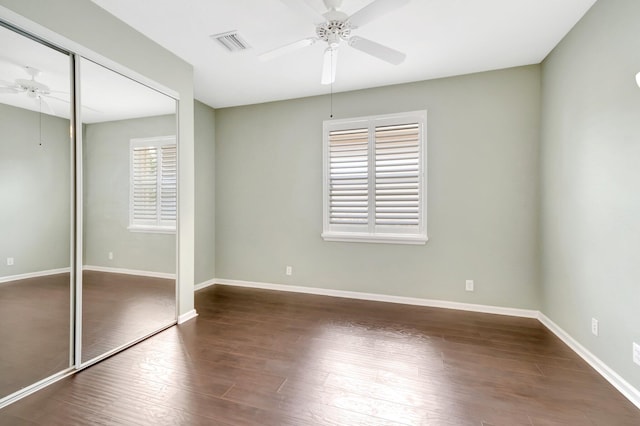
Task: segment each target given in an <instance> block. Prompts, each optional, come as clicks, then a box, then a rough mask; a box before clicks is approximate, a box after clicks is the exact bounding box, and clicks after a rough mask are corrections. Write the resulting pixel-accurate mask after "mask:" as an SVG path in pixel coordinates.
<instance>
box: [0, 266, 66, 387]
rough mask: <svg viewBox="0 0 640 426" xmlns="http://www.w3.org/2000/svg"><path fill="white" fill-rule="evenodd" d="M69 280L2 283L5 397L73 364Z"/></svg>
mask: <svg viewBox="0 0 640 426" xmlns="http://www.w3.org/2000/svg"><path fill="white" fill-rule="evenodd" d="M69 279H70V278H69V274H68V273H66V274H57V275H49V276H45V277H39V278H29V279H23V280H16V281H11V282H8V283H3V284H0V342H1V344H0V398H2V397H4V396H7V395H9V394H12V393H13V392H16V391H18V390H20V389H22V388H24V387H26V386H28V385H31V384H33V383H35V382H37V381H40V380H42V379H44V378H46V377H48V376H50V375H52V374H55V373H57V372H58V371H61V370H64V369H66V368H68V367H69V351H70V346H69V345H70V343H69V334H70V321H71V319H70V316H71V311H70V305H71V302H70V300H71V298H70V295H71V290H70V288H71V284H70V281H69Z"/></svg>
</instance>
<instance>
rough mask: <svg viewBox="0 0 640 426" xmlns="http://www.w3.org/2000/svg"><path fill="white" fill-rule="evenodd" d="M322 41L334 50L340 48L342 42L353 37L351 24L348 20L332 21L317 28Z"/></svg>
mask: <svg viewBox="0 0 640 426" xmlns="http://www.w3.org/2000/svg"><path fill="white" fill-rule="evenodd" d="M316 34H317V35H318V38H319V39H320V40H324V41H326V42H327V43H329V46H331V47H332V48H335V47H338V45H339V44H340V41H341V40H348V39H349V36H350V35H351V24H349V21H346V20H332V21H327V22H325V23H324V24H320V25H318V26H317V27H316Z"/></svg>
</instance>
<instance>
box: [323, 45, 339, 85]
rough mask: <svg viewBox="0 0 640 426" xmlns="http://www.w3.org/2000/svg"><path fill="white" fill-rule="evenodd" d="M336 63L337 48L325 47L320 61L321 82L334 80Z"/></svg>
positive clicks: (327, 82) (329, 82)
mask: <svg viewBox="0 0 640 426" xmlns="http://www.w3.org/2000/svg"><path fill="white" fill-rule="evenodd" d="M337 65H338V49H337V48H331V47H327V50H325V51H324V61H323V63H322V80H321V83H322V84H331V83H333V82H334V81H336V69H337Z"/></svg>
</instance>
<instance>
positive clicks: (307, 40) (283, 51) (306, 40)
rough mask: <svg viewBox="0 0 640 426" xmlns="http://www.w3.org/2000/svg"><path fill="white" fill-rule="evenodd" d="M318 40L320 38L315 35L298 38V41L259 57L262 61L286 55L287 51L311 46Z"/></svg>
mask: <svg viewBox="0 0 640 426" xmlns="http://www.w3.org/2000/svg"><path fill="white" fill-rule="evenodd" d="M317 40H318V39H317V38H315V37H309V38H304V39H302V40H298V41H296V42H293V43H289V44H286V45H284V46H281V47H278V48H276V49H273V50H270V51H268V52H265V53H263V54H262V55H260V56H258V57H259V58H260V60H261V61H268V60H271V59H273V58H277V57H278V56H282V55H286V54H287V53H290V52H293V51H295V50H298V49H302V48H303V47H307V46H311V45H312V44H313V43H315V42H316V41H317Z"/></svg>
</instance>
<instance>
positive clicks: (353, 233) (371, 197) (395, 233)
mask: <svg viewBox="0 0 640 426" xmlns="http://www.w3.org/2000/svg"><path fill="white" fill-rule="evenodd" d="M406 124H418V132H419V136H418V138H419V141H418V144H419V151H418V160H419V172H418V225H415V226H413V225H378V224H376V223H375V138H376V137H375V135H376V128H377V127H381V126H389V125H406ZM364 128H366V129H367V132H368V134H367V136H368V142H367V143H368V150H367V152H368V159H367V162H368V169H367V176H368V184H367V185H368V209H367V212H368V216H367V224H366V225H360V224H355V225H349V224H335V223H334V224H332V223H330V167H331V165H330V151H329V136H330V132H332V131H340V130H357V129H364ZM322 149H323V164H322V170H323V181H322V187H323V191H322V206H323V228H322V234H321V236H322V238H323V240H324V241H339V242H363V243H388V244H426V242H427V241H428V236H427V180H426V176H427V111H426V110H421V111H411V112H404V113H394V114H384V115H373V116H365V117H356V118H345V119H339V120H325V121H324V122H323V132H322Z"/></svg>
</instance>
